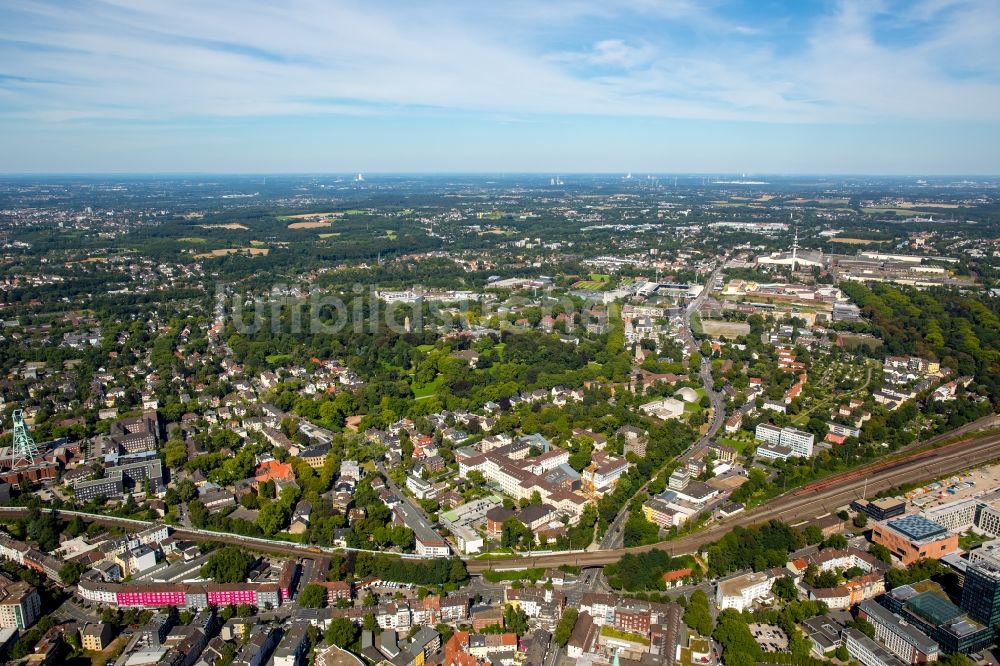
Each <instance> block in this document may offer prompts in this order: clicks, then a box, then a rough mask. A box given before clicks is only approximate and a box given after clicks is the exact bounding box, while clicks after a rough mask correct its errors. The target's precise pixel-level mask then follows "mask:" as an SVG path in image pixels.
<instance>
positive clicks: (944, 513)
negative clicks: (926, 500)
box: [921, 497, 979, 532]
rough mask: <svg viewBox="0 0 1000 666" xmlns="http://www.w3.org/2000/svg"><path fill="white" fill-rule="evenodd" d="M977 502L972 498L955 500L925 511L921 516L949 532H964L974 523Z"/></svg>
mask: <svg viewBox="0 0 1000 666" xmlns="http://www.w3.org/2000/svg"><path fill="white" fill-rule="evenodd" d="M978 505H979V501H978V500H976V499H973V498H971V497H970V498H969V499H962V500H957V501H955V502H948V503H947V504H942V505H940V506H936V507H934V508H933V509H927V510H926V511H924V512H923V513H922V514H921V515H922V516H923V517H924V518H926V519H927V520H933V521H934V522H935V523H937V524H939V525H944V526H945V527H946V528H948V530H949V531H951V532H965V531H966V530H968V529H969V528H970V527H972V526H973V525H975V523H976V507H977V506H978Z"/></svg>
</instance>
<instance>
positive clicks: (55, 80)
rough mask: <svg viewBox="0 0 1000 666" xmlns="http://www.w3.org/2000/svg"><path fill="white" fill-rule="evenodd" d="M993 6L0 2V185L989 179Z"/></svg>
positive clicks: (998, 58) (994, 115)
mask: <svg viewBox="0 0 1000 666" xmlns="http://www.w3.org/2000/svg"><path fill="white" fill-rule="evenodd" d="M997 26H1000V3H998V2H996V1H995V0H912V1H906V0H840V1H833V0H831V1H817V2H794V1H788V2H781V1H776V0H771V1H768V0H756V1H755V0H739V1H737V0H625V1H622V2H610V1H599V0H548V1H546V2H537V1H532V0H508V1H506V2H502V3H481V2H466V3H454V2H443V1H439V0H429V1H428V2H424V3H417V4H415V3H402V2H393V1H390V2H379V3H360V2H355V3H348V2H336V1H333V2H324V1H322V0H290V1H288V2H285V3H281V4H280V6H279V5H275V4H272V3H265V2H258V1H256V0H244V1H236V0H216V1H213V2H211V3H204V2H196V1H194V0H176V1H172V2H154V1H153V0H81V1H79V2H58V1H55V0H49V1H46V0H8V1H7V2H4V3H3V4H2V5H0V172H3V173H46V172H49V173H107V172H114V173H130V172H132V173H139V172H141V173H166V172H197V173H212V172H215V173H268V174H271V173H273V174H279V173H320V172H322V173H329V172H359V171H360V172H366V173H376V172H383V173H404V172H409V173H419V172H425V173H434V172H484V173H501V172H534V173H553V174H556V173H562V174H569V173H584V172H602V173H611V172H623V173H624V172H628V171H631V172H633V173H669V172H676V173H741V172H745V173H747V174H764V173H772V174H795V173H810V174H848V173H863V174H871V175H882V174H926V175H947V174H961V175H976V174H991V175H995V174H1000V40H997V38H996V31H997Z"/></svg>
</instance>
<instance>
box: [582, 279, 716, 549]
mask: <svg viewBox="0 0 1000 666" xmlns="http://www.w3.org/2000/svg"><path fill="white" fill-rule="evenodd" d="M721 274H722V267H721V266H720V267H719V268H716V269H715V270H714V271H713V272H712V274H711V275H710V276H709V277H708V280H707V281H706V282H705V287H704V288H703V289H702V290H701V293H700V294H698V296H697V297H696V298H695V299H694V300H693V301H691V302H690V303H688V305H687V308H686V309H685V311H684V326H683V327H682V328H681V330H680V334H681V338H683V340H684V344H685V345H686V346H687V348H688V349H689V350H695V349H697V347H696V346H695V343H694V334H692V332H691V318H692V317H693V316H694V315H695V313H697V312H698V308H700V307H701V304H702V303H704V302H705V299H706V298H708V295H709V294H710V293H712V288H713V286H714V285H715V281H716V280H718V279H719V276H720V275H721ZM698 373H699V376H700V377H701V383H702V385H703V386H704V387H705V395H707V396H708V399H709V400H711V402H712V416H711V418H710V419H709V421H708V428H707V429H706V430H705V434H704V435H702V436H701V437H700V438H699V439H698V441H696V442H695V443H694V444H692V445H691V446H690V447H689V448H688V449H686V450H685V451H684V453H682V454H681V455H679V456H677V459H678V460H681V461H688V460H693V459H696V458H697V459H700V458H702V457H704V455H705V453H706V452H707V451H708V444H709V442H710V441H711V439H712V437H713V436H714V435H715V433H716V432H718V430H719V427H720V426H721V425H722V422H723V419H724V418H725V416H726V411H725V401H724V400H723V397H722V394H721V393H718V392H716V391H715V382H714V380H713V378H712V363H711V361H710V360H709V359H707V358H702V359H701V366H700V368H699V370H698ZM654 476H655V475H654ZM648 485H649V481H647V482H646V483H644V484H643V485H642V487H641V488H640V489H639V490H638V491H637V492H636V494H639V493H644V492H646V486H648ZM629 504H631V502H626V503H625V506H623V507H622V508H621V510H620V511H619V512H618V515H617V516H615V519H614V520H613V521H611V524H610V525H608V529H607V531H605V532H604V537H603V538H602V539H601V542H600V544H599V547H600V548H601V550H609V549H612V548H617V547H619V546H621V544H622V540H623V538H624V536H625V521H626V520H628V515H629Z"/></svg>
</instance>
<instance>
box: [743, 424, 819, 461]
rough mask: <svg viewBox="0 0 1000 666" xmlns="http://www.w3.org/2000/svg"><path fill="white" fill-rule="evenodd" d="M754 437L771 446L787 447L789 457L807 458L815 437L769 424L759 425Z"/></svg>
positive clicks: (797, 430) (811, 452)
mask: <svg viewBox="0 0 1000 666" xmlns="http://www.w3.org/2000/svg"><path fill="white" fill-rule="evenodd" d="M754 436H755V437H756V438H757V439H759V440H763V441H765V442H767V443H768V444H770V445H772V446H787V447H788V448H790V449H791V450H792V453H791V455H793V456H799V457H801V458H809V457H811V456H812V454H813V444H814V443H815V441H816V436H815V435H813V434H812V433H809V432H804V431H802V430H799V429H797V428H792V427H786V428H778V427H777V426H773V425H771V424H770V423H760V424H758V425H757V429H756V430H755V431H754Z"/></svg>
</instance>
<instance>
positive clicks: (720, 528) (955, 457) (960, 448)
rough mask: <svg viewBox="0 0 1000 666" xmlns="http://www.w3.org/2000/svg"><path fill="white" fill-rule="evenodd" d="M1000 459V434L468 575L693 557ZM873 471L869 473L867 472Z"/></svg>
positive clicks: (492, 564)
mask: <svg viewBox="0 0 1000 666" xmlns="http://www.w3.org/2000/svg"><path fill="white" fill-rule="evenodd" d="M998 458H1000V435H995V434H994V435H987V436H983V437H978V438H975V439H970V440H966V441H962V442H957V443H955V444H950V445H947V446H943V447H941V448H939V449H932V450H930V451H923V452H918V453H916V454H913V455H910V456H908V457H905V458H900V459H899V460H898V461H893V462H889V463H886V462H881V463H873V464H872V465H868V466H866V467H862V468H859V469H856V470H853V471H850V472H846V473H844V474H841V475H837V476H834V477H830V478H829V479H825V480H823V481H821V482H818V483H816V484H811V485H810V486H807V487H806V488H805V489H799V490H795V491H790V492H788V493H786V494H784V495H781V496H779V497H777V498H775V499H774V500H772V501H771V502H768V503H767V504H764V505H762V506H760V507H758V508H756V509H754V510H751V511H748V512H746V513H743V514H740V515H738V516H736V517H734V518H732V519H730V520H727V521H725V522H724V523H719V524H716V525H713V526H711V527H709V528H707V529H705V530H703V531H701V532H697V533H695V534H691V535H689V536H685V537H681V538H678V539H674V540H672V541H663V542H660V543H655V544H650V545H647V546H636V547H632V548H616V549H613V550H596V551H591V552H573V553H565V552H563V553H552V554H545V555H532V556H528V557H521V558H518V559H517V560H477V559H470V560H468V561H467V566H468V569H469V571H470V572H474V573H479V572H482V571H486V570H489V569H516V568H525V567H556V566H559V565H561V564H570V565H576V566H584V567H589V566H600V565H604V564H609V563H611V562H615V561H617V560H618V559H619V558H620V557H621V556H622V555H624V554H625V553H640V552H644V551H648V550H652V549H654V548H659V549H662V550H667V551H670V552H671V553H673V554H674V555H681V554H688V553H693V552H696V551H697V550H698V549H699V548H701V547H702V546H704V545H706V544H709V543H712V542H714V541H717V540H718V539H720V538H722V537H723V536H725V534H726V533H727V532H730V531H732V529H733V527H735V526H737V525H740V526H747V525H753V524H759V523H763V522H766V521H768V520H772V519H778V520H782V521H784V522H786V523H791V524H794V523H797V522H799V521H803V520H809V519H812V518H816V517H819V516H822V515H826V514H828V513H830V512H832V511H835V510H836V509H837V508H839V507H842V506H845V505H847V504H849V503H850V502H851V501H852V500H855V499H858V498H860V497H861V495H862V493H863V492H864V491H865V489H867V492H868V495H869V496H871V495H873V494H874V493H877V492H879V491H881V490H888V489H890V488H893V487H895V486H899V485H901V484H906V483H918V482H923V481H928V480H931V479H936V478H940V477H943V476H947V475H948V474H952V473H955V472H959V471H962V470H965V469H969V468H971V467H975V466H977V465H981V464H984V463H987V462H990V461H992V460H996V459H998ZM868 471H870V473H868V474H866V472H868Z"/></svg>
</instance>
